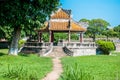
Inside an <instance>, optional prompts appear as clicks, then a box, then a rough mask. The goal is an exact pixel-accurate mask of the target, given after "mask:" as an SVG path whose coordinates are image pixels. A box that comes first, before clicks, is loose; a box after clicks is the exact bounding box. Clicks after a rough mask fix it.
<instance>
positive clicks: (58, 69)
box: [42, 57, 63, 80]
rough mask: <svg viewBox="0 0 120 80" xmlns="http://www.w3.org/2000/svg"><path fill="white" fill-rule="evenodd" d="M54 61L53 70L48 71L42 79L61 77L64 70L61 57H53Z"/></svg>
mask: <svg viewBox="0 0 120 80" xmlns="http://www.w3.org/2000/svg"><path fill="white" fill-rule="evenodd" d="M52 61H53V70H52V71H51V72H50V73H48V74H47V76H46V77H45V78H43V79H42V80H57V79H58V78H59V77H60V75H61V73H62V72H63V70H62V64H61V61H60V58H59V57H56V58H53V59H52Z"/></svg>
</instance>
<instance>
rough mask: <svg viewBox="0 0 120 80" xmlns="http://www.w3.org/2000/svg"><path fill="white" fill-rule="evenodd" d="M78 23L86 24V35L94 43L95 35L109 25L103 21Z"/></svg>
mask: <svg viewBox="0 0 120 80" xmlns="http://www.w3.org/2000/svg"><path fill="white" fill-rule="evenodd" d="M80 21H82V22H88V25H89V26H88V27H87V31H86V34H87V35H89V36H91V37H92V38H93V41H95V38H96V35H97V34H101V33H102V32H103V31H104V30H106V29H107V27H108V26H109V25H110V24H109V23H108V22H107V21H105V20H103V19H92V20H88V19H81V20H80Z"/></svg>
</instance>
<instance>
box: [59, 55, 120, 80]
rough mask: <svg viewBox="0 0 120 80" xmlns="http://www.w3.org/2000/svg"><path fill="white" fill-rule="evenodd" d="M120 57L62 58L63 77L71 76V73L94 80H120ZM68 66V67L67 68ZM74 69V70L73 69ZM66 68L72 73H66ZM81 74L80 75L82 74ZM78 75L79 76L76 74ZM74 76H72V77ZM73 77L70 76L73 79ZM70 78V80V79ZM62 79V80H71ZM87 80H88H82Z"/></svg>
mask: <svg viewBox="0 0 120 80" xmlns="http://www.w3.org/2000/svg"><path fill="white" fill-rule="evenodd" d="M119 63H120V55H119V56H108V55H99V56H79V57H64V58H62V64H63V70H64V72H63V75H62V76H66V74H71V73H72V72H71V71H75V72H76V73H78V72H79V71H80V73H83V74H84V73H87V74H85V75H86V76H88V77H89V78H91V77H94V79H92V80H119V79H120V64H119ZM75 64H77V65H78V68H79V69H78V70H79V71H77V70H76V68H75V67H74V66H75ZM66 65H68V66H66ZM71 66H72V68H74V69H71ZM66 68H69V70H70V72H68V73H66ZM80 73H79V74H80ZM76 75H78V74H76ZM71 76H72V75H71ZM71 76H69V77H70V78H71ZM70 78H69V79H70ZM69 79H61V80H69ZM73 80H81V79H73ZM82 80H86V79H82Z"/></svg>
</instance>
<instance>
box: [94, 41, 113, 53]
mask: <svg viewBox="0 0 120 80" xmlns="http://www.w3.org/2000/svg"><path fill="white" fill-rule="evenodd" d="M96 43H97V44H98V46H99V47H98V48H99V49H100V50H101V51H102V52H103V54H107V55H108V54H109V53H110V51H112V50H115V45H114V43H113V42H111V41H103V40H98V41H96Z"/></svg>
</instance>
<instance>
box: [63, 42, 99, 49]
mask: <svg viewBox="0 0 120 80" xmlns="http://www.w3.org/2000/svg"><path fill="white" fill-rule="evenodd" d="M63 46H66V47H68V48H97V44H96V43H95V42H90V43H87V42H84V43H77V42H71V43H63Z"/></svg>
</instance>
